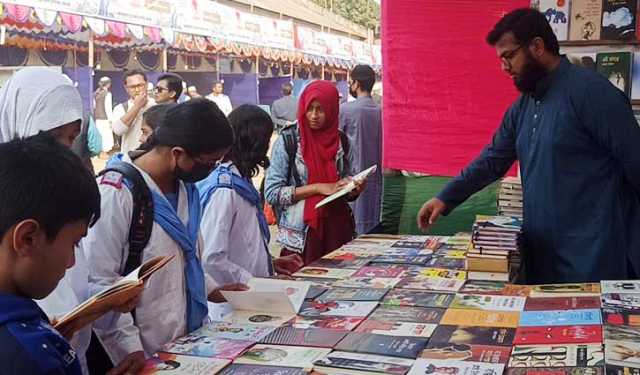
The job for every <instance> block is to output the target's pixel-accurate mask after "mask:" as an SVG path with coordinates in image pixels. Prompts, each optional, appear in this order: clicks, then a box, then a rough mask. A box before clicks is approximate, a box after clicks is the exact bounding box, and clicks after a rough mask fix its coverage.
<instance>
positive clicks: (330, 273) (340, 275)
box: [293, 267, 356, 279]
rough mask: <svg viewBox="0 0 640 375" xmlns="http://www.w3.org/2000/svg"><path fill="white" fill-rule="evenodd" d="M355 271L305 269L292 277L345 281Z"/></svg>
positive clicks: (323, 268) (344, 269)
mask: <svg viewBox="0 0 640 375" xmlns="http://www.w3.org/2000/svg"><path fill="white" fill-rule="evenodd" d="M355 272H356V271H355V270H351V269H347V268H326V267H305V268H303V269H301V270H300V271H298V272H296V273H294V274H293V276H294V277H317V278H322V279H346V278H347V277H350V276H351V275H353V274H354V273H355Z"/></svg>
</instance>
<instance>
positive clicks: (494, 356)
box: [420, 343, 511, 364]
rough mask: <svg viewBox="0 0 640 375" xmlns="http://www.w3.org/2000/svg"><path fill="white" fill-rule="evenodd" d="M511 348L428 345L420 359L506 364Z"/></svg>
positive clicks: (447, 344) (448, 344)
mask: <svg viewBox="0 0 640 375" xmlns="http://www.w3.org/2000/svg"><path fill="white" fill-rule="evenodd" d="M510 356H511V348H510V347H507V346H490V345H470V344H450V343H446V344H433V345H431V343H429V345H427V348H426V349H425V350H423V351H422V354H421V355H420V357H421V358H427V359H443V360H456V361H473V362H486V363H504V364H506V363H508V362H509V357H510Z"/></svg>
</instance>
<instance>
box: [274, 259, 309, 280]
mask: <svg viewBox="0 0 640 375" xmlns="http://www.w3.org/2000/svg"><path fill="white" fill-rule="evenodd" d="M303 266H304V261H303V260H302V258H301V257H300V255H298V254H290V255H285V256H281V257H279V258H276V259H274V261H273V268H274V270H275V271H276V274H279V275H286V276H291V274H292V273H295V272H297V271H298V270H299V269H300V268H302V267H303Z"/></svg>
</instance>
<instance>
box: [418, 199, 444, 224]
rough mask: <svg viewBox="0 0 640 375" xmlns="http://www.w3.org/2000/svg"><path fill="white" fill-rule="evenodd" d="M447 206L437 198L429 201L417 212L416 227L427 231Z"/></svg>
mask: <svg viewBox="0 0 640 375" xmlns="http://www.w3.org/2000/svg"><path fill="white" fill-rule="evenodd" d="M446 208H447V206H446V205H445V204H444V202H443V201H441V200H440V199H438V198H431V199H429V200H428V201H427V202H426V203H425V204H424V205H423V206H422V208H421V209H420V212H418V227H420V229H422V230H427V229H429V227H430V226H431V225H432V224H434V223H435V222H436V221H437V220H438V218H439V217H440V215H442V213H443V212H444V210H445V209H446Z"/></svg>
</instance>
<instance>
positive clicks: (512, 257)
mask: <svg viewBox="0 0 640 375" xmlns="http://www.w3.org/2000/svg"><path fill="white" fill-rule="evenodd" d="M521 232H522V222H521V221H520V219H518V218H516V217H510V216H484V215H478V216H477V217H476V222H475V223H474V224H473V233H472V236H471V244H470V245H469V248H468V251H467V259H466V269H467V271H469V278H470V279H472V280H490V281H509V279H510V275H511V274H512V269H514V270H517V269H518V268H519V266H520V257H519V254H520V251H519V242H520V234H521Z"/></svg>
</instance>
